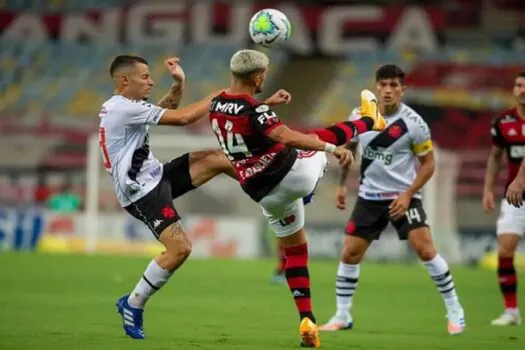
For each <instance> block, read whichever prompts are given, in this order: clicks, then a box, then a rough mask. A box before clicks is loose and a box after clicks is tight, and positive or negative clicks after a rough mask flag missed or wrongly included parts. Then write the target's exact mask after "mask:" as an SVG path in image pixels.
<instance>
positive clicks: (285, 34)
mask: <svg viewBox="0 0 525 350" xmlns="http://www.w3.org/2000/svg"><path fill="white" fill-rule="evenodd" d="M249 30H250V37H251V38H252V40H253V42H254V43H256V44H257V45H262V46H265V47H270V46H272V45H274V44H276V43H282V42H285V41H286V40H288V39H289V38H290V36H291V34H292V27H291V25H290V21H289V20H288V18H286V16H285V14H284V13H282V12H281V11H277V10H275V9H264V10H261V11H259V12H257V13H256V14H255V15H253V17H252V19H251V20H250V28H249Z"/></svg>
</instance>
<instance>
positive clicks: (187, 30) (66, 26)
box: [0, 1, 444, 55]
mask: <svg viewBox="0 0 525 350" xmlns="http://www.w3.org/2000/svg"><path fill="white" fill-rule="evenodd" d="M261 7H264V4H258V5H257V6H255V5H253V4H252V3H250V2H238V3H237V2H236V3H235V6H233V5H232V3H228V2H218V1H204V2H195V3H194V4H193V5H192V6H190V7H188V6H187V5H186V4H185V3H184V2H175V1H173V2H169V3H143V4H137V5H135V6H131V7H129V8H126V9H110V10H106V11H90V12H86V13H82V14H78V13H74V14H63V15H60V14H48V15H46V14H35V13H20V14H18V13H12V12H5V11H4V12H0V31H1V40H6V39H17V40H18V39H30V40H45V39H56V40H65V41H75V42H90V43H98V44H105V45H115V44H117V43H122V42H124V43H129V44H148V45H169V46H174V45H177V44H179V43H186V42H191V43H196V44H224V43H228V44H244V43H247V42H248V40H249V38H248V31H247V27H248V21H249V20H250V17H251V14H253V13H254V12H255V11H256V10H258V9H259V8H261ZM276 7H277V8H279V9H280V10H282V11H283V12H284V13H286V14H287V16H288V17H289V18H290V20H291V22H292V23H293V36H292V38H291V40H290V41H289V42H288V43H287V45H288V47H289V49H290V50H292V51H293V52H295V53H297V54H302V55H311V54H313V53H321V54H326V55H337V54H342V53H347V52H355V51H365V50H366V51H369V50H376V49H379V48H382V47H388V48H406V47H411V48H417V49H419V50H423V51H431V50H434V49H435V48H436V47H437V46H438V37H439V31H440V30H441V29H442V28H443V24H444V15H443V11H442V10H440V9H439V8H433V7H419V6H410V7H408V6H407V7H402V6H401V7H400V6H394V7H392V6H390V7H381V6H344V5H341V6H318V5H317V6H309V5H303V6H301V5H298V4H292V3H282V4H278V5H277V6H276Z"/></svg>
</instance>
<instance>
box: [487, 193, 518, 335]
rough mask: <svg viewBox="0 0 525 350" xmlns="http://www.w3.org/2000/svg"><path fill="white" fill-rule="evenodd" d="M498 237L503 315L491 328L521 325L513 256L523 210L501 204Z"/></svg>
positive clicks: (516, 245) (505, 202) (505, 203)
mask: <svg viewBox="0 0 525 350" xmlns="http://www.w3.org/2000/svg"><path fill="white" fill-rule="evenodd" d="M496 226H497V235H498V281H499V287H500V290H501V294H502V296H503V304H504V308H505V309H504V311H503V314H502V315H501V316H500V317H498V318H496V319H495V320H493V321H492V322H491V324H492V325H493V326H510V325H519V324H521V316H520V312H519V309H518V296H517V290H518V280H517V274H516V270H515V269H514V254H515V252H516V250H517V248H518V245H519V241H520V238H521V233H522V232H523V231H524V229H525V208H524V207H520V208H516V207H514V206H512V205H510V204H509V203H508V202H507V201H506V200H503V201H502V203H501V214H500V217H499V219H498V222H497V225H496Z"/></svg>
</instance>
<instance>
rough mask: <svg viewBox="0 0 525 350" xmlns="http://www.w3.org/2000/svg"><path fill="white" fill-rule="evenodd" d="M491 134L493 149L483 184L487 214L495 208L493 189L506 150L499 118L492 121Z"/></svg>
mask: <svg viewBox="0 0 525 350" xmlns="http://www.w3.org/2000/svg"><path fill="white" fill-rule="evenodd" d="M490 134H491V137H492V148H491V149H490V153H489V157H488V159H487V167H486V169H485V179H484V184H483V198H482V200H481V203H482V205H483V210H484V211H485V212H489V211H491V210H493V209H494V208H495V201H494V192H493V189H494V185H495V184H496V181H497V180H498V176H499V172H500V170H501V158H502V156H503V151H504V149H505V139H504V138H503V136H502V135H501V132H500V130H499V126H498V119H497V118H495V119H494V120H492V125H491V128H490Z"/></svg>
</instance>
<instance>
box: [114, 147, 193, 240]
mask: <svg viewBox="0 0 525 350" xmlns="http://www.w3.org/2000/svg"><path fill="white" fill-rule="evenodd" d="M194 188H195V186H193V185H192V183H191V176H190V162H189V153H186V154H184V155H182V156H180V157H178V158H175V159H173V160H171V161H170V162H168V163H166V164H164V165H163V174H162V178H161V179H160V182H159V184H158V185H157V186H156V187H155V188H154V189H153V190H151V192H149V193H148V194H146V195H145V196H144V197H142V198H141V199H139V200H138V201H136V202H134V203H131V204H130V205H128V206H127V207H125V208H124V209H126V210H127V211H128V213H130V214H131V215H133V216H134V217H135V218H137V219H139V220H140V221H142V222H143V223H145V224H146V226H148V228H149V229H150V230H151V231H152V232H153V234H154V235H155V237H156V238H157V239H158V238H159V236H160V234H161V233H162V231H164V229H166V227H168V226H170V225H171V224H173V223H175V222H177V221H179V220H180V216H179V214H178V213H177V210H175V206H174V205H173V200H174V199H175V198H177V197H180V196H182V195H183V194H185V193H186V192H188V191H191V190H193V189H194Z"/></svg>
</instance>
